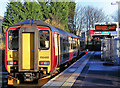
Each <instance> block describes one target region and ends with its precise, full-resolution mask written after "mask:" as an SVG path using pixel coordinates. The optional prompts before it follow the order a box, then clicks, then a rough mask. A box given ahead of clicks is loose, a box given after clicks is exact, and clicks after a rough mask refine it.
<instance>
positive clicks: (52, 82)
mask: <svg viewBox="0 0 120 88" xmlns="http://www.w3.org/2000/svg"><path fill="white" fill-rule="evenodd" d="M93 54H94V52H88V53H87V54H86V55H88V57H87V56H86V57H85V56H83V57H81V58H86V60H84V61H83V62H82V64H81V65H80V66H79V67H78V68H77V69H76V71H75V72H73V73H72V75H71V76H70V77H69V78H68V79H67V80H66V81H62V80H61V81H55V79H57V78H58V77H59V76H61V75H62V74H64V73H65V72H66V71H67V70H68V69H69V68H71V67H72V66H74V64H75V63H77V62H78V61H79V60H80V59H78V60H77V61H76V62H74V63H73V64H72V65H71V66H69V67H68V68H67V69H65V70H64V71H63V72H61V73H60V74H59V75H57V76H56V77H54V78H52V79H51V80H49V81H48V82H47V83H46V84H45V85H43V86H42V87H41V88H46V87H47V88H49V87H50V86H59V87H63V86H69V87H70V86H71V87H72V85H73V84H74V82H75V81H76V79H77V78H78V76H79V75H80V73H81V72H82V70H83V68H84V67H85V66H86V64H87V62H88V61H89V59H90V58H91V56H92V55H93Z"/></svg>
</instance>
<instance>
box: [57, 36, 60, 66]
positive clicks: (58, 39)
mask: <svg viewBox="0 0 120 88" xmlns="http://www.w3.org/2000/svg"><path fill="white" fill-rule="evenodd" d="M57 47H58V61H57V64H58V65H59V62H60V35H57Z"/></svg>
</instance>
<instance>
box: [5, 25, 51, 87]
mask: <svg viewBox="0 0 120 88" xmlns="http://www.w3.org/2000/svg"><path fill="white" fill-rule="evenodd" d="M50 35H51V30H50V28H49V27H44V26H35V25H31V24H30V25H29V24H27V25H22V26H14V27H9V28H8V30H7V32H6V46H5V67H6V70H7V71H8V73H9V76H8V84H9V85H13V83H14V80H18V81H17V83H18V84H19V82H25V81H35V80H38V79H40V78H41V77H42V76H44V75H46V74H47V73H49V72H50V70H51V63H50V60H51V47H50V45H51V42H50V39H51V36H50Z"/></svg>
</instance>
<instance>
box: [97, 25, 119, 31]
mask: <svg viewBox="0 0 120 88" xmlns="http://www.w3.org/2000/svg"><path fill="white" fill-rule="evenodd" d="M116 28H117V25H116V24H106V25H95V31H116Z"/></svg>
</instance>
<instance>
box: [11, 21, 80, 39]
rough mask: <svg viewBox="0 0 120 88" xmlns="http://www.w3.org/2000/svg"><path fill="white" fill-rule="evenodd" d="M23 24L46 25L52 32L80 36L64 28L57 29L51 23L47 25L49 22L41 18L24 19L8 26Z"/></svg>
mask: <svg viewBox="0 0 120 88" xmlns="http://www.w3.org/2000/svg"><path fill="white" fill-rule="evenodd" d="M24 24H36V25H37V26H47V27H49V28H50V29H51V31H53V32H58V33H61V34H65V35H68V36H71V37H75V38H80V37H78V36H76V35H74V34H71V33H69V32H66V31H64V30H62V29H59V28H57V27H54V26H52V25H49V24H47V23H45V22H43V21H42V20H25V21H21V22H19V23H17V24H14V25H12V26H10V27H13V26H21V25H24ZM80 39H81V38H80Z"/></svg>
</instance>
